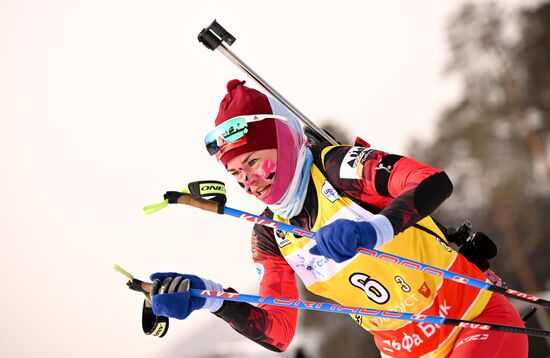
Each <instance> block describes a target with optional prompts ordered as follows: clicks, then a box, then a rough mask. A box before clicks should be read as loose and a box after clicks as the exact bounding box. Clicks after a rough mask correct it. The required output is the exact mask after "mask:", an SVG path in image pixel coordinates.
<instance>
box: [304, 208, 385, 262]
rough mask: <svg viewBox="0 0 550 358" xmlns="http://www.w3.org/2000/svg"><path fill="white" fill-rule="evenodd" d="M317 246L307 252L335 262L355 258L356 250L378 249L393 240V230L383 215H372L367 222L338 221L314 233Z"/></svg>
mask: <svg viewBox="0 0 550 358" xmlns="http://www.w3.org/2000/svg"><path fill="white" fill-rule="evenodd" d="M315 236H316V241H317V245H315V246H314V247H312V248H311V249H310V250H309V252H310V253H312V254H314V255H321V256H324V257H326V258H328V259H332V260H334V261H336V262H343V261H346V260H349V259H351V258H352V257H354V256H355V254H356V252H357V249H358V248H360V247H364V248H367V249H372V248H376V247H380V246H382V245H383V244H385V243H387V242H388V241H390V240H391V239H392V238H393V228H392V226H391V223H390V222H389V220H388V219H387V218H386V217H385V216H383V215H374V216H373V217H372V218H371V219H369V220H368V221H353V220H347V219H338V220H336V221H334V222H333V223H331V224H328V225H325V226H323V227H322V228H321V229H319V230H318V231H317V232H316V233H315Z"/></svg>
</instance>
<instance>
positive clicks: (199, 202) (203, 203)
mask: <svg viewBox="0 0 550 358" xmlns="http://www.w3.org/2000/svg"><path fill="white" fill-rule="evenodd" d="M178 204H185V205H190V206H194V207H196V208H199V209H202V210H206V211H211V212H213V213H217V214H223V205H221V204H220V203H217V202H215V201H212V200H207V199H202V198H193V197H192V196H191V195H182V196H180V197H179V198H178Z"/></svg>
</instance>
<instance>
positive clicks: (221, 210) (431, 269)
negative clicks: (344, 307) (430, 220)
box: [178, 195, 550, 308]
mask: <svg viewBox="0 0 550 358" xmlns="http://www.w3.org/2000/svg"><path fill="white" fill-rule="evenodd" d="M178 204H185V205H190V206H194V207H197V208H199V209H203V210H206V211H210V212H214V213H218V214H225V215H230V216H233V217H236V218H239V219H242V220H246V221H248V222H251V223H254V224H259V225H263V226H267V227H270V228H273V229H280V230H283V231H286V232H290V233H292V234H294V235H299V236H303V237H307V238H309V239H315V233H314V232H313V231H310V230H306V229H303V228H300V227H297V226H293V225H289V224H285V223H282V222H279V221H275V220H272V219H269V218H266V217H263V216H259V215H254V214H251V213H247V212H245V211H241V210H238V209H234V208H230V207H228V206H224V205H223V204H221V203H218V202H216V201H213V200H207V199H203V198H197V197H193V196H191V195H181V196H180V197H179V198H178ZM357 253H360V254H363V255H369V256H371V257H374V258H377V259H380V260H385V261H389V262H392V263H394V264H398V265H401V266H404V267H408V268H410V269H413V270H416V271H421V272H425V273H427V274H430V275H434V276H439V277H442V278H445V279H447V280H451V281H454V282H458V283H460V284H464V285H467V286H472V287H476V288H479V289H482V290H487V291H491V292H496V293H499V294H502V295H505V296H508V297H512V298H515V299H517V300H520V301H525V302H529V303H532V304H536V305H539V306H541V307H546V308H549V307H550V301H548V300H545V299H542V298H540V297H536V296H533V295H529V294H527V293H524V292H520V291H516V290H513V289H510V288H504V287H500V286H497V285H493V284H491V283H488V282H485V281H481V280H478V279H476V278H473V277H469V276H466V275H462V274H459V273H456V272H452V271H448V270H445V269H442V268H438V267H435V266H432V265H428V264H424V263H421V262H418V261H414V260H409V259H407V258H404V257H401V256H397V255H394V254H390V253H387V252H382V251H379V250H375V249H367V248H364V247H360V248H358V249H357Z"/></svg>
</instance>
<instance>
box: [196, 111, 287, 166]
mask: <svg viewBox="0 0 550 358" xmlns="http://www.w3.org/2000/svg"><path fill="white" fill-rule="evenodd" d="M269 118H271V119H278V120H280V121H283V122H288V119H287V118H286V117H283V116H277V115H274V114H252V115H247V116H237V117H233V118H230V119H228V120H227V121H225V122H223V123H221V124H220V125H219V126H217V127H216V128H214V130H213V131H211V132H210V133H208V134H207V135H206V137H205V138H204V145H205V146H206V150H207V151H208V153H209V154H210V155H214V154H217V155H218V156H220V155H222V154H223V153H225V152H227V151H228V150H230V149H232V148H235V147H239V146H241V145H244V144H246V137H245V134H246V133H248V123H251V122H259V121H263V120H264V119H269Z"/></svg>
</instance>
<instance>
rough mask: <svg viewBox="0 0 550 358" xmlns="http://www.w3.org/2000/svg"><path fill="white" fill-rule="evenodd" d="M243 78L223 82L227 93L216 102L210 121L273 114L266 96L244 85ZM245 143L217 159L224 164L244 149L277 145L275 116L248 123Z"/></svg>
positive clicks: (244, 150) (249, 150) (269, 147)
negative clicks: (217, 107) (218, 104)
mask: <svg viewBox="0 0 550 358" xmlns="http://www.w3.org/2000/svg"><path fill="white" fill-rule="evenodd" d="M244 83H245V81H240V80H231V81H229V82H228V83H227V94H226V95H225V97H224V98H223V100H222V102H221V103H220V109H219V111H218V115H217V117H216V121H215V122H214V123H215V125H216V126H218V125H219V124H221V123H223V122H225V121H227V120H228V119H231V118H233V117H237V116H241V115H250V114H273V110H272V109H271V105H270V104H269V100H268V99H267V97H266V95H264V94H263V93H261V92H259V91H256V90H255V89H252V88H249V87H246V86H244ZM245 137H246V144H243V145H241V146H237V147H235V148H232V149H229V150H228V151H226V152H225V153H223V154H222V155H221V156H220V157H219V159H220V161H221V162H222V163H223V165H224V166H226V167H227V163H228V162H229V161H230V160H231V159H233V158H235V157H237V156H239V155H241V154H243V153H247V152H251V151H256V150H261V149H271V148H277V133H276V129H275V119H264V120H263V121H258V122H251V123H248V133H246V135H245Z"/></svg>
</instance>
